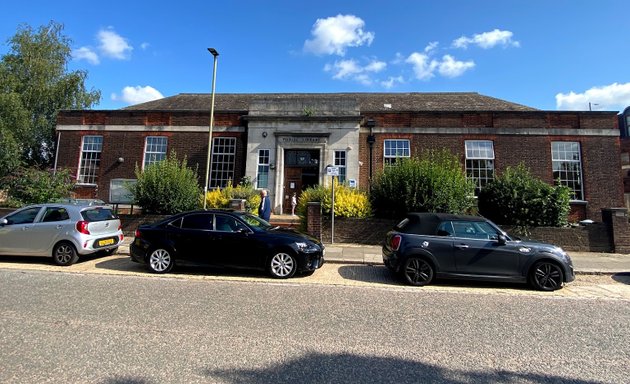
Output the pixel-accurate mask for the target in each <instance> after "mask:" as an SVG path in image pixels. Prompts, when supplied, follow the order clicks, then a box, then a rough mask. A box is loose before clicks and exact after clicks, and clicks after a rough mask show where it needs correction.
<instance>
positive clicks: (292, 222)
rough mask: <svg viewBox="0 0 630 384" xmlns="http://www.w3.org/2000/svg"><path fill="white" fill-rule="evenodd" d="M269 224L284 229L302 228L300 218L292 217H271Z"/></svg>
mask: <svg viewBox="0 0 630 384" xmlns="http://www.w3.org/2000/svg"><path fill="white" fill-rule="evenodd" d="M269 224H271V225H273V226H278V227H283V228H295V229H297V228H298V227H299V226H300V218H299V217H298V216H291V215H271V219H270V220H269Z"/></svg>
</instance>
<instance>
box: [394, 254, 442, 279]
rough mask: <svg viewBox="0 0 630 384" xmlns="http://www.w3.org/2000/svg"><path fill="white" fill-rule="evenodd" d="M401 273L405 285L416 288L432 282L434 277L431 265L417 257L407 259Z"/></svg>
mask: <svg viewBox="0 0 630 384" xmlns="http://www.w3.org/2000/svg"><path fill="white" fill-rule="evenodd" d="M401 272H402V276H403V278H404V279H405V281H406V282H407V283H409V284H411V285H417V286H422V285H427V284H429V283H431V281H433V277H434V276H435V270H434V268H433V265H431V263H429V262H428V261H426V260H424V259H421V258H418V257H410V258H408V259H407V261H405V264H404V265H403V269H402V271H401Z"/></svg>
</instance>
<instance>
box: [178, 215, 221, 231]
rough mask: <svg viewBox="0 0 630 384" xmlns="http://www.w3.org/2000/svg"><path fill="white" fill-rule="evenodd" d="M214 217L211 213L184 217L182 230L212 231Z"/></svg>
mask: <svg viewBox="0 0 630 384" xmlns="http://www.w3.org/2000/svg"><path fill="white" fill-rule="evenodd" d="M213 218H214V215H213V214H211V213H193V214H190V215H188V216H184V217H183V219H182V229H203V230H207V231H212V229H213V226H212V221H213Z"/></svg>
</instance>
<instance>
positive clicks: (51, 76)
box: [0, 21, 101, 177]
mask: <svg viewBox="0 0 630 384" xmlns="http://www.w3.org/2000/svg"><path fill="white" fill-rule="evenodd" d="M62 32H63V25H62V24H59V23H56V22H54V21H51V22H50V23H49V24H48V25H45V26H41V27H40V28H39V29H37V30H34V29H33V28H31V27H30V26H28V25H20V26H19V27H18V30H17V32H16V34H15V35H14V36H13V37H12V38H10V39H9V40H8V42H7V43H8V45H9V52H8V53H7V54H5V55H4V56H2V58H1V59H0V145H2V149H3V151H4V149H5V144H6V145H7V147H6V148H10V149H11V151H15V152H16V154H19V156H17V157H15V156H14V155H11V156H9V155H4V156H2V157H0V177H2V176H4V175H3V174H2V172H3V170H5V171H6V169H11V168H12V167H13V166H14V164H13V163H15V161H18V162H20V163H22V164H24V165H27V166H39V167H47V166H50V165H51V164H52V161H53V159H54V153H55V125H56V118H57V113H58V111H59V110H61V109H88V108H90V107H91V106H92V105H93V104H95V103H97V102H98V101H99V100H100V97H101V93H100V91H96V90H90V91H88V90H86V87H85V80H86V79H87V72H86V71H80V70H79V71H71V72H69V71H68V69H67V64H68V61H69V60H70V59H71V49H70V44H71V40H70V39H69V38H68V37H66V36H64V35H63V34H62ZM16 159H17V160H16ZM8 160H10V161H9V162H8V163H7V161H8ZM11 161H12V162H13V163H12V162H11Z"/></svg>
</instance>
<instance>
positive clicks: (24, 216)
mask: <svg viewBox="0 0 630 384" xmlns="http://www.w3.org/2000/svg"><path fill="white" fill-rule="evenodd" d="M40 210H41V207H33V208H27V209H23V210H21V211H18V212H16V213H13V214H11V215H9V216H7V217H6V219H7V223H8V224H30V223H32V222H33V221H35V218H36V217H37V214H38V213H39V211H40Z"/></svg>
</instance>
